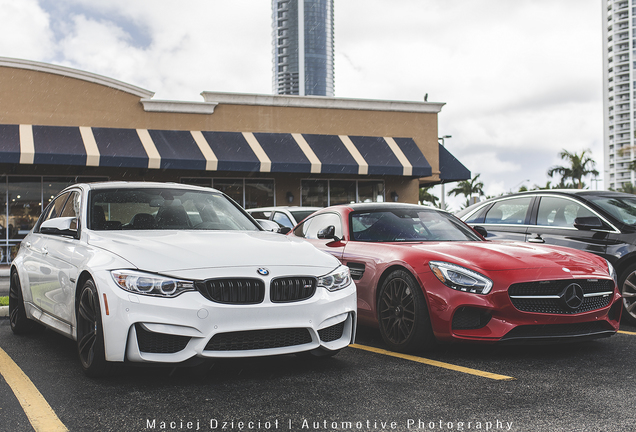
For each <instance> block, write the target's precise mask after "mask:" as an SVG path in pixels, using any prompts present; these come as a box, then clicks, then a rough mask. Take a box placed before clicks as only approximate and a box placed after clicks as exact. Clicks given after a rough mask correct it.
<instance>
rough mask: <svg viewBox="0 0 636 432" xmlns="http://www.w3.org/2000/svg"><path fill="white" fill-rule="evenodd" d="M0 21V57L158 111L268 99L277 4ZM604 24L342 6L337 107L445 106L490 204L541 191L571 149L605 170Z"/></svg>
mask: <svg viewBox="0 0 636 432" xmlns="http://www.w3.org/2000/svg"><path fill="white" fill-rule="evenodd" d="M0 8H1V10H2V11H3V14H2V15H0V56H11V57H18V58H24V59H30V60H36V61H44V62H53V63H57V64H63V65H66V66H70V67H75V68H78V69H83V70H86V71H89V72H93V73H98V74H101V75H105V76H108V77H111V78H114V79H118V80H121V81H124V82H128V83H130V84H133V85H137V86H140V87H143V88H146V89H148V90H151V91H154V92H156V96H155V97H156V98H157V99H181V100H201V97H200V95H199V94H200V92H202V91H205V90H210V91H225V92H238V93H265V94H268V93H271V92H272V39H271V15H272V11H271V2H269V1H265V0H235V1H232V2H221V1H209V0H189V1H187V2H174V1H172V0H154V1H143V0H142V1H130V0H109V1H107V2H95V1H94V0H41V1H40V2H39V3H38V2H37V1H35V0H20V1H15V0H11V1H10V0H0ZM600 21H601V10H600V8H599V6H598V1H597V0H551V1H543V2H537V1H536V0H515V1H509V0H470V1H467V0H444V1H439V0H401V1H399V2H391V5H390V7H387V2H386V1H383V0H347V1H336V3H335V89H336V95H337V96H338V97H353V98H367V99H383V100H414V101H422V100H423V98H424V94H426V93H428V94H429V98H428V100H429V101H433V102H445V103H446V105H445V106H444V108H443V110H442V112H441V113H440V114H439V117H438V118H439V128H438V130H439V133H440V135H447V134H448V135H452V136H453V138H452V139H449V140H447V142H446V144H447V148H448V149H449V151H451V153H453V154H455V155H456V156H457V157H458V158H459V159H460V161H462V162H463V163H464V164H465V165H466V166H467V167H469V169H471V170H472V171H473V172H474V173H477V172H481V173H482V179H483V180H484V183H485V186H486V187H487V188H488V187H492V188H493V190H509V189H510V188H511V187H514V186H515V185H516V184H517V183H519V182H521V181H522V180H525V179H528V178H530V179H531V181H530V183H532V184H535V183H536V184H545V181H546V180H547V177H546V175H545V172H546V171H547V169H548V168H549V167H550V166H552V165H555V164H558V163H560V161H559V160H558V152H559V151H561V150H562V149H567V150H569V151H580V150H582V149H584V148H590V149H591V150H592V154H593V155H594V157H595V158H596V160H597V169H599V168H600V167H602V166H603V163H602V153H603V151H602V146H603V144H602V142H603V125H602V119H603V114H602V112H603V111H602V52H601V49H602V27H601V25H600V24H601V22H600ZM488 161H490V165H489V164H488ZM530 162H531V163H530ZM491 184H492V186H490V185H491Z"/></svg>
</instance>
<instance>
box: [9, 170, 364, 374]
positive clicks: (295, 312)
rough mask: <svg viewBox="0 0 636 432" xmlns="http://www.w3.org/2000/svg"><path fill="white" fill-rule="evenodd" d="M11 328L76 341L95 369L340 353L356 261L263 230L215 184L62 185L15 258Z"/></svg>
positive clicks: (351, 315)
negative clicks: (349, 263) (345, 260)
mask: <svg viewBox="0 0 636 432" xmlns="http://www.w3.org/2000/svg"><path fill="white" fill-rule="evenodd" d="M9 309H10V324H11V329H12V330H13V332H14V333H16V334H22V333H26V332H29V331H32V330H35V329H37V328H42V327H43V326H45V327H48V328H51V329H53V330H55V331H57V332H59V333H62V334H63V335H65V336H68V337H69V338H72V339H74V340H76V341H77V349H78V353H79V358H80V361H81V364H82V367H83V368H84V371H85V373H86V374H87V375H89V376H99V375H103V374H106V373H107V372H108V371H109V369H110V366H112V364H113V363H116V362H123V361H130V362H139V363H144V362H146V363H166V364H168V363H171V364H173V363H181V362H186V361H189V360H191V359H193V360H196V359H205V358H220V357H225V358H227V357H251V356H265V355H276V354H290V353H303V352H307V353H312V354H314V355H316V356H325V355H333V354H335V353H337V352H338V350H340V349H342V348H344V347H346V346H347V345H348V344H349V343H350V342H351V341H352V340H353V337H354V335H355V324H356V312H357V310H356V289H355V285H354V283H353V282H352V281H351V278H350V275H349V269H348V268H347V267H346V266H342V265H340V263H339V262H338V260H337V259H336V258H334V257H332V256H330V255H328V254H326V253H324V252H320V251H319V250H317V249H316V248H314V247H313V246H311V245H310V244H309V243H307V242H305V241H303V240H296V239H293V238H291V237H288V236H281V235H278V234H274V233H270V232H266V231H263V229H262V228H261V227H260V226H257V225H256V224H255V223H254V222H253V221H252V220H251V219H250V218H249V217H248V216H247V214H246V213H245V211H244V210H243V209H241V208H240V207H239V206H238V205H237V204H235V203H234V202H233V201H232V200H231V199H229V198H228V197H227V196H225V195H224V194H222V193H221V192H218V191H215V190H213V189H209V188H201V187H196V186H187V185H180V184H163V183H150V182H140V183H126V182H107V183H93V184H77V185H74V186H71V187H68V188H66V189H65V190H64V191H62V192H61V193H60V195H58V196H57V197H56V198H55V200H54V201H53V202H52V203H51V204H50V205H49V206H48V207H47V208H46V210H45V211H44V212H43V213H42V215H41V216H40V219H39V220H38V222H37V224H36V225H35V227H34V228H33V230H32V231H31V232H30V233H29V234H28V235H27V236H26V238H25V239H24V240H23V242H22V245H21V247H20V251H19V253H18V255H17V256H16V258H15V260H14V261H13V263H12V265H11V286H10V300H9Z"/></svg>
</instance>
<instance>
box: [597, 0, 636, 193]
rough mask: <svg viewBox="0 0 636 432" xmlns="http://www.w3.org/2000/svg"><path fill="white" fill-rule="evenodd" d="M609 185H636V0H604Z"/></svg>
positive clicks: (604, 77)
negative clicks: (634, 24) (635, 168)
mask: <svg viewBox="0 0 636 432" xmlns="http://www.w3.org/2000/svg"><path fill="white" fill-rule="evenodd" d="M601 3H602V8H603V36H604V37H603V113H604V156H605V167H604V169H605V173H604V176H603V180H604V184H605V189H609V188H611V189H620V188H622V187H624V186H625V184H626V183H631V184H632V185H635V184H636V183H635V182H634V178H635V177H634V174H635V173H634V171H632V170H631V169H630V165H631V162H632V161H634V160H635V159H636V157H635V154H636V147H634V146H635V144H636V136H635V135H634V134H635V130H636V128H635V127H634V123H635V122H636V110H635V106H634V105H635V103H636V88H635V87H636V86H634V85H633V83H634V82H635V81H636V75H635V74H634V73H633V72H632V71H633V70H634V68H636V54H635V53H636V35H635V33H634V29H633V27H632V26H631V23H632V20H634V19H635V17H636V14H635V13H634V9H633V7H636V1H635V0H602V2H601Z"/></svg>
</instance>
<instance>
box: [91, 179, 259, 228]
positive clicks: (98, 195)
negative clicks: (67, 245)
mask: <svg viewBox="0 0 636 432" xmlns="http://www.w3.org/2000/svg"><path fill="white" fill-rule="evenodd" d="M88 217H89V227H90V228H91V229H93V230H120V229H124V230H128V229H130V230H148V229H171V230H186V229H197V230H199V229H200V230H250V231H257V230H258V227H257V226H255V225H254V224H253V223H252V222H251V221H250V220H249V219H248V218H247V216H246V215H245V214H244V213H243V212H242V211H241V210H240V209H239V208H238V207H237V206H235V205H234V204H233V203H232V202H231V201H230V200H228V199H227V198H226V197H225V196H224V195H222V194H219V193H215V192H207V191H194V190H184V189H159V188H156V189H155V188H139V189H133V188H121V189H99V190H95V191H92V192H91V198H90V206H89V215H88Z"/></svg>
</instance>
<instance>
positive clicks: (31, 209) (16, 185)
mask: <svg viewBox="0 0 636 432" xmlns="http://www.w3.org/2000/svg"><path fill="white" fill-rule="evenodd" d="M8 198H9V199H8V201H9V225H8V228H9V239H10V240H18V239H23V238H24V237H25V236H26V235H27V234H28V233H29V231H30V230H31V228H33V225H35V222H36V221H37V219H38V217H39V216H40V212H41V211H42V178H41V177H9V187H8Z"/></svg>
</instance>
